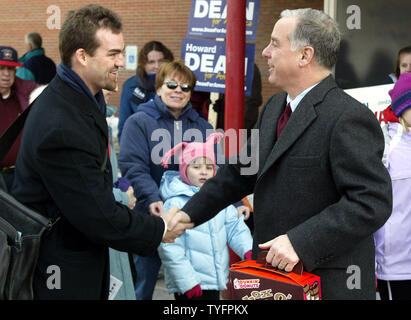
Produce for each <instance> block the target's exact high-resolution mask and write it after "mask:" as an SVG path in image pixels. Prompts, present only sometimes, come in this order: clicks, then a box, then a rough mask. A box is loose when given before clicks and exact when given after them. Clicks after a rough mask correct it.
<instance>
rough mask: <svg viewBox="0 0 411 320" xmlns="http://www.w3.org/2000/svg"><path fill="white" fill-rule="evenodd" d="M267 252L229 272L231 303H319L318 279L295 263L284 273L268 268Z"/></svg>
mask: <svg viewBox="0 0 411 320" xmlns="http://www.w3.org/2000/svg"><path fill="white" fill-rule="evenodd" d="M266 255H267V251H264V252H262V253H261V254H260V255H259V257H258V259H257V260H244V261H240V262H238V263H235V264H233V265H232V266H231V268H230V274H229V285H230V288H229V289H230V291H231V299H233V300H320V299H321V281H320V277H319V276H316V275H314V274H312V273H309V272H305V271H303V266H302V264H301V263H298V264H297V265H296V266H295V267H294V269H293V271H291V272H285V271H282V270H279V269H277V268H274V267H272V266H271V265H268V264H267V263H266V261H265V257H266Z"/></svg>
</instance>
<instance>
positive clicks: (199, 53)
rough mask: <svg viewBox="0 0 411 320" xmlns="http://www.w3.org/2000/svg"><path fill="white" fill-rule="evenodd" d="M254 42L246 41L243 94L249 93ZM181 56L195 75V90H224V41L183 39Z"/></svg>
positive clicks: (247, 94) (222, 91)
mask: <svg viewBox="0 0 411 320" xmlns="http://www.w3.org/2000/svg"><path fill="white" fill-rule="evenodd" d="M254 54H255V44H253V43H246V52H245V70H244V75H245V88H244V90H245V95H246V96H249V95H251V88H252V81H253V72H254ZM181 58H182V59H183V60H184V62H185V64H186V65H187V66H188V67H189V68H190V69H191V70H192V71H193V72H194V74H195V75H196V77H197V83H196V87H195V90H196V91H206V92H219V93H224V92H225V74H226V56H225V42H224V41H215V40H207V39H190V38H184V39H183V46H182V51H181Z"/></svg>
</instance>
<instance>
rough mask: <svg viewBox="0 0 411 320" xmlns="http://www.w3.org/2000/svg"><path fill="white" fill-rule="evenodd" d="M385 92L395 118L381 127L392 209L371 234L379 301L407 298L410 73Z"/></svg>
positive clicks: (410, 264)
mask: <svg viewBox="0 0 411 320" xmlns="http://www.w3.org/2000/svg"><path fill="white" fill-rule="evenodd" d="M389 94H390V96H391V100H392V103H391V109H392V111H393V113H394V114H395V116H396V119H392V120H391V121H389V122H388V124H386V125H385V126H384V127H383V132H384V136H385V150H384V157H383V162H384V165H385V166H386V167H387V169H388V172H389V173H390V176H391V182H392V195H393V208H392V214H391V216H390V218H389V219H388V221H387V222H386V223H385V224H384V226H383V227H382V228H380V229H379V230H378V231H377V232H376V233H375V234H374V240H375V250H376V254H375V255H376V257H375V258H376V276H377V287H378V292H379V294H380V297H381V299H382V300H411V254H410V252H411V232H410V230H411V201H410V199H411V131H410V128H411V73H403V74H401V75H400V76H399V79H398V80H397V82H396V83H395V85H394V88H393V89H392V90H390V92H389Z"/></svg>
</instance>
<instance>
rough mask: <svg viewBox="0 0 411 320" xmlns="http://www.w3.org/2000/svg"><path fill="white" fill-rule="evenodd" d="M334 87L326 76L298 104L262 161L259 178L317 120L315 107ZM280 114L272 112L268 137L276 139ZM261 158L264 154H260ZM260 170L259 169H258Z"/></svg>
mask: <svg viewBox="0 0 411 320" xmlns="http://www.w3.org/2000/svg"><path fill="white" fill-rule="evenodd" d="M335 87H336V84H335V81H334V79H333V78H332V76H331V75H330V76H328V77H327V78H325V79H324V80H323V81H321V82H320V83H319V84H318V85H317V86H316V87H315V88H313V89H312V90H311V91H310V92H309V93H308V94H307V95H306V96H305V97H304V98H303V100H301V102H300V103H299V105H298V107H297V109H296V110H295V111H294V112H293V113H292V115H291V117H290V119H289V120H288V122H287V125H286V126H285V128H284V130H283V132H282V133H281V136H280V138H279V139H277V141H275V144H274V146H273V147H272V149H271V152H270V153H269V154H268V157H267V158H266V161H265V162H264V160H263V163H264V165H263V167H262V168H263V169H262V170H261V171H260V173H259V178H260V177H261V176H262V175H263V174H264V173H265V172H266V171H267V170H268V169H269V168H270V167H271V166H272V165H273V164H274V163H275V162H276V161H277V160H278V159H279V158H280V157H281V156H282V155H283V154H284V153H285V152H286V151H287V150H288V149H289V148H290V147H291V146H292V145H293V144H294V143H295V142H296V141H297V140H298V138H299V137H300V136H301V135H302V134H303V133H304V132H305V131H306V130H307V128H308V127H309V126H310V125H311V124H312V123H313V122H314V121H315V119H316V118H317V113H316V112H315V108H314V107H315V105H317V104H318V103H320V102H321V101H323V99H324V97H325V95H326V94H327V93H328V91H329V90H331V89H333V88H335ZM280 115H281V114H280V113H279V112H278V111H277V112H273V115H272V116H273V118H274V117H275V120H274V119H273V123H274V124H275V125H273V126H272V131H271V132H268V133H267V135H268V136H269V137H274V138H273V141H274V140H275V139H276V129H277V122H278V119H279V117H280ZM260 155H261V156H264V155H265V154H263V153H260ZM263 159H264V158H263ZM260 168H261V167H260Z"/></svg>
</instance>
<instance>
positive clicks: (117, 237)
mask: <svg viewBox="0 0 411 320" xmlns="http://www.w3.org/2000/svg"><path fill="white" fill-rule="evenodd" d="M80 35H81V36H80ZM267 38H268V39H269V42H268V45H267V47H266V48H265V49H264V50H263V51H262V56H263V57H264V58H265V59H266V60H267V63H268V73H269V77H268V82H269V83H270V85H272V87H273V88H276V89H281V92H280V93H278V94H275V95H273V96H272V97H271V98H270V99H269V100H268V101H267V102H266V103H265V104H264V107H263V108H262V110H261V112H258V109H259V106H260V105H261V103H262V98H261V92H260V91H261V75H260V72H259V70H258V68H255V70H256V74H255V76H256V77H255V86H253V90H254V87H255V88H256V89H255V92H253V95H254V97H253V102H252V104H253V109H254V111H253V112H252V116H250V118H252V119H251V122H252V123H251V122H250V119H247V121H246V119H245V123H247V129H250V128H252V127H254V128H256V129H258V130H259V135H258V143H259V152H258V154H251V156H252V157H255V158H256V159H257V160H256V161H257V162H258V163H259V170H258V172H256V173H253V174H249V175H245V174H242V172H243V170H242V169H244V166H245V165H244V164H242V162H241V161H237V162H235V163H232V162H230V163H226V161H225V159H224V161H223V162H222V163H217V161H216V159H217V158H218V154H219V153H222V151H221V145H220V144H221V140H222V139H224V135H223V134H222V133H217V132H215V130H214V128H213V127H212V125H211V124H210V123H209V122H208V121H207V119H206V118H205V116H204V105H206V104H207V103H208V97H205V98H204V99H203V100H202V101H200V103H198V101H199V100H198V99H199V98H198V97H199V96H201V95H198V94H196V92H195V91H194V88H195V84H196V77H195V75H194V73H193V72H192V71H191V70H190V68H188V67H187V66H186V65H185V64H184V62H183V61H181V60H179V59H175V58H174V55H173V53H172V52H171V50H169V49H168V48H167V47H166V46H165V45H164V44H163V43H161V42H159V41H150V42H148V43H146V44H145V45H144V46H143V47H142V49H141V50H140V52H139V59H138V67H137V71H136V74H135V75H133V76H132V77H131V78H129V79H128V80H127V81H125V83H124V85H123V86H122V88H119V87H118V73H119V70H120V69H121V68H123V67H124V66H125V61H124V56H123V51H124V38H123V26H122V22H121V19H120V17H119V16H118V15H117V14H116V13H115V12H113V11H112V10H110V9H107V8H104V7H101V6H99V5H88V6H85V7H82V8H80V9H78V10H72V11H70V12H69V14H68V15H67V18H66V20H65V22H64V23H63V25H62V28H61V30H60V33H59V51H60V57H61V62H60V63H59V64H58V65H57V67H56V65H55V63H54V62H53V61H52V60H51V59H50V58H48V57H47V56H45V50H44V48H43V47H42V39H41V36H40V35H39V34H38V33H35V32H33V33H29V34H27V35H25V37H24V41H25V44H26V47H27V52H26V53H25V54H24V55H23V56H22V57H21V58H19V57H18V54H17V52H16V50H15V49H13V48H12V47H10V46H0V93H1V96H0V107H1V110H2V116H1V117H0V125H1V127H0V134H2V133H3V132H4V131H5V130H6V129H7V128H8V127H9V125H10V124H11V123H12V122H13V121H14V120H15V119H16V118H17V116H18V115H19V113H21V112H22V111H23V110H24V109H25V108H27V106H28V105H29V102H30V101H33V100H34V102H33V105H32V110H31V111H30V114H29V116H28V118H27V121H26V123H25V127H24V130H23V133H22V135H20V136H19V138H18V139H17V140H16V142H15V144H14V145H13V148H12V149H11V150H10V151H9V153H8V154H7V156H6V157H5V158H4V160H3V161H2V162H1V176H0V177H1V178H2V179H3V180H4V182H5V188H6V189H7V190H8V191H9V192H10V193H11V194H12V195H13V196H14V197H15V198H16V199H17V200H18V201H20V202H21V203H23V204H25V205H27V206H28V207H30V208H32V209H34V210H36V211H37V212H39V213H40V214H42V215H44V216H47V217H49V218H59V220H58V221H57V222H56V224H55V227H53V229H52V230H51V231H49V232H47V233H46V234H45V235H44V237H43V242H42V246H41V249H40V252H39V258H38V263H37V267H36V270H35V274H34V279H33V289H34V297H35V299H121V300H124V299H129V300H134V299H137V300H150V299H152V297H153V291H154V288H155V285H156V282H157V279H158V274H159V270H160V266H161V265H163V269H164V277H165V282H166V285H167V288H168V290H169V292H170V293H173V294H174V297H175V299H176V300H187V299H191V300H192V299H208V300H210V299H212V300H218V299H220V294H221V291H223V290H225V289H226V288H227V287H226V285H227V279H228V268H229V251H228V246H229V247H230V248H231V249H232V250H233V251H234V252H235V253H236V254H237V255H238V256H239V257H240V258H241V259H256V257H257V255H258V253H259V252H260V251H261V250H267V251H268V254H267V257H266V261H267V263H269V264H271V265H272V266H273V267H277V268H279V269H282V270H284V271H286V272H290V271H291V270H292V269H293V267H294V266H295V265H296V264H297V263H298V262H302V263H303V265H304V268H305V270H307V271H309V272H312V273H314V274H316V275H318V276H320V278H321V290H322V296H323V298H324V299H375V297H376V290H378V291H379V292H380V295H381V298H382V299H411V295H410V293H411V269H410V266H411V263H410V262H411V261H410V255H409V251H410V250H411V238H410V236H409V233H410V232H409V229H408V228H410V227H411V207H410V205H409V204H408V203H409V201H408V199H409V196H410V194H409V185H408V183H409V181H410V178H411V165H410V163H411V162H410V161H409V160H410V157H411V148H410V145H411V140H410V134H411V133H410V131H409V128H410V127H411V116H410V114H409V112H411V111H409V110H411V67H410V66H411V62H410V59H409V58H410V57H411V53H410V52H411V51H410V49H409V48H410V47H407V48H404V49H401V50H400V52H399V54H398V61H397V66H396V70H395V72H396V75H395V77H392V78H391V79H393V81H394V82H395V84H394V87H393V89H392V90H391V91H390V92H389V94H390V96H391V99H392V103H391V105H390V106H389V107H388V108H387V110H386V111H385V112H384V118H385V119H386V122H388V124H387V125H386V126H384V127H383V128H382V130H381V126H380V124H379V122H378V121H377V119H376V117H375V116H374V114H373V113H372V112H371V111H370V110H369V109H367V108H365V107H364V106H363V105H362V104H361V103H359V102H358V101H356V100H355V99H353V98H352V97H350V96H348V95H347V94H346V93H345V92H344V91H343V90H342V89H340V88H339V87H338V86H337V84H336V82H335V80H334V78H333V75H332V69H333V67H334V66H335V64H336V61H337V56H338V50H339V46H340V41H341V33H340V31H339V29H338V26H337V24H336V22H335V21H334V20H333V19H332V18H330V17H329V16H328V15H326V14H325V13H323V12H321V11H319V10H313V9H297V10H284V11H283V12H282V13H281V16H280V18H279V20H278V21H277V22H276V23H275V25H274V27H273V31H272V33H271V35H267ZM263 81H264V80H263ZM36 89H37V90H36ZM38 89H41V90H38ZM119 90H121V100H120V105H119V106H118V107H116V106H113V105H110V104H109V98H110V95H111V94H112V93H113V92H117V91H119ZM33 95H34V96H33ZM250 104H251V102H250ZM51 106H52V110H51ZM198 106H200V107H198ZM117 111H118V113H119V125H118V141H119V153H118V155H117V153H116V148H115V146H114V140H115V137H113V132H112V128H110V127H109V126H108V125H107V121H106V117H109V116H111V115H113V114H115V113H116V112H117ZM258 113H260V115H259V116H258ZM257 117H258V120H257ZM39 124H41V125H39ZM252 143H254V142H253V141H251V139H249V140H248V143H247V145H246V146H245V147H244V149H243V150H242V151H241V152H243V153H246V154H247V155H250V150H251V144H252ZM239 157H241V155H239ZM222 158H224V157H222ZM249 194H253V195H254V203H253V217H252V219H253V226H254V227H253V230H250V228H249V227H248V226H247V225H246V223H245V219H246V217H244V215H243V213H246V214H248V212H247V210H246V209H245V207H244V206H243V205H242V203H241V200H242V199H244V197H246V196H247V195H249ZM233 204H234V205H233ZM50 265H57V266H59V267H60V268H61V269H62V272H61V289H59V290H50V289H49V288H48V286H47V278H48V276H49V275H48V273H47V267H48V266H50ZM352 265H356V266H358V267H359V268H360V269H361V285H360V286H359V287H356V288H354V289H352V288H349V287H348V286H347V277H348V276H349V275H347V268H348V267H349V266H352ZM376 279H377V285H376Z"/></svg>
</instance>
